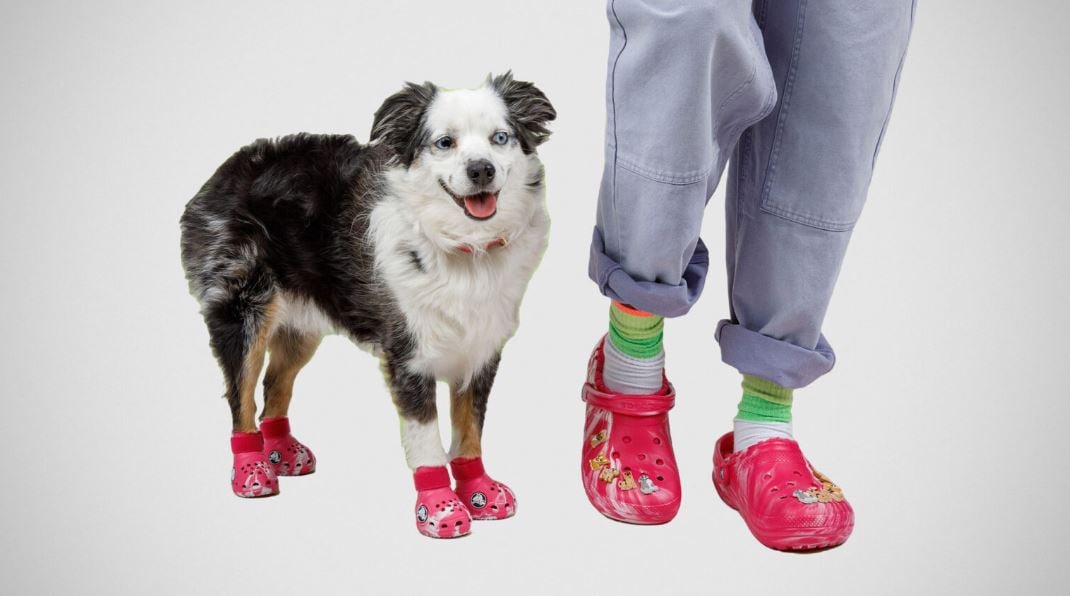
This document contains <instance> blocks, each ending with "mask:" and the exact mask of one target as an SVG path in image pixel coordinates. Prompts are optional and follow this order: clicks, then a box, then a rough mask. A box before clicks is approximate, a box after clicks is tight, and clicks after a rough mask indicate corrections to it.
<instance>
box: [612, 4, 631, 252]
mask: <svg viewBox="0 0 1070 596" xmlns="http://www.w3.org/2000/svg"><path fill="white" fill-rule="evenodd" d="M609 10H610V12H612V13H613V18H614V19H615V20H616V21H617V26H618V27H620V33H621V35H622V36H623V37H624V43H622V44H621V46H620V51H619V52H617V57H616V58H614V59H613V72H612V73H611V75H610V86H609V99H610V103H611V105H612V109H613V182H612V189H613V190H612V200H613V219H614V226H613V227H615V228H616V231H615V234H616V236H617V238H616V247H617V248H618V249H619V248H620V246H621V240H620V215H619V213H618V211H617V64H618V63H619V62H620V57H621V56H623V55H624V49H625V48H627V47H628V31H627V30H626V29H625V28H624V23H623V22H621V20H620V15H618V14H617V0H610V4H609Z"/></svg>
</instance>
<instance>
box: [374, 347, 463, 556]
mask: <svg viewBox="0 0 1070 596" xmlns="http://www.w3.org/2000/svg"><path fill="white" fill-rule="evenodd" d="M407 364H408V363H407V361H405V360H402V359H399V358H396V357H391V353H390V352H389V351H386V352H385V353H384V356H383V370H384V372H385V373H386V379H387V383H388V384H389V385H390V393H391V395H392V396H393V398H394V405H395V406H397V409H398V417H399V418H401V444H402V446H403V447H404V448H405V461H406V463H408V465H409V468H411V469H412V476H413V482H414V483H415V485H416V506H415V508H414V513H415V515H416V529H417V530H419V532H420V533H421V534H423V535H425V536H430V537H432V538H454V537H457V536H464V535H465V534H468V533H469V532H470V531H471V527H472V518H471V516H470V515H469V514H468V510H467V509H466V508H465V507H463V506H462V505H461V501H460V499H458V498H457V495H456V493H454V492H453V489H451V488H450V474H449V472H448V471H447V470H446V451H445V450H444V449H443V448H442V439H441V438H440V437H439V434H438V412H437V408H436V407H435V378H434V377H432V376H430V375H428V374H423V373H419V372H414V371H412V370H411V369H410V368H409V367H408V366H407Z"/></svg>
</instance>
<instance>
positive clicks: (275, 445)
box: [260, 416, 316, 476]
mask: <svg viewBox="0 0 1070 596" xmlns="http://www.w3.org/2000/svg"><path fill="white" fill-rule="evenodd" d="M260 432H262V433H263V434H264V455H265V456H266V457H267V459H268V461H269V462H270V463H271V466H272V467H273V468H274V470H275V474H277V475H279V476H304V475H306V474H311V473H313V472H315V471H316V456H315V455H312V450H311V449H309V448H308V447H305V446H304V445H302V444H301V442H300V441H298V440H297V439H295V438H294V436H293V435H291V434H290V419H289V418H287V417H286V416H275V417H272V418H264V419H263V420H261V421H260Z"/></svg>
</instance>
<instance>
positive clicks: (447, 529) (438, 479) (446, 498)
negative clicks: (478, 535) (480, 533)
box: [412, 466, 472, 538]
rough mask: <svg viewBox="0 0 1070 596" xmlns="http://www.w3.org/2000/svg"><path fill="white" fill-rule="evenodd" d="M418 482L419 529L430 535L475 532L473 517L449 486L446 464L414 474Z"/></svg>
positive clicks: (442, 535)
mask: <svg viewBox="0 0 1070 596" xmlns="http://www.w3.org/2000/svg"><path fill="white" fill-rule="evenodd" d="M412 479H413V482H414V483H415V484H416V509H415V512H416V529H417V530H419V531H420V533H421V534H423V535H424V536H430V537H431V538H458V537H460V536H465V535H466V534H468V533H469V532H471V531H472V517H471V516H470V515H469V514H468V509H466V508H465V507H464V505H463V504H462V503H461V500H460V499H458V498H457V493H455V492H453V489H451V488H450V474H449V472H447V471H446V467H445V466H434V467H432V466H423V467H420V468H416V471H414V472H413V474H412Z"/></svg>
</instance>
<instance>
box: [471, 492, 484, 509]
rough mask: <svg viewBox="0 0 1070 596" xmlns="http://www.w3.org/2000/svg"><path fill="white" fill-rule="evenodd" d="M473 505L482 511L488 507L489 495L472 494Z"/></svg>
mask: <svg viewBox="0 0 1070 596" xmlns="http://www.w3.org/2000/svg"><path fill="white" fill-rule="evenodd" d="M469 501H471V503H472V507H475V508H476V509H482V508H484V507H486V506H487V495H485V494H483V493H472V498H471V499H469Z"/></svg>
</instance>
